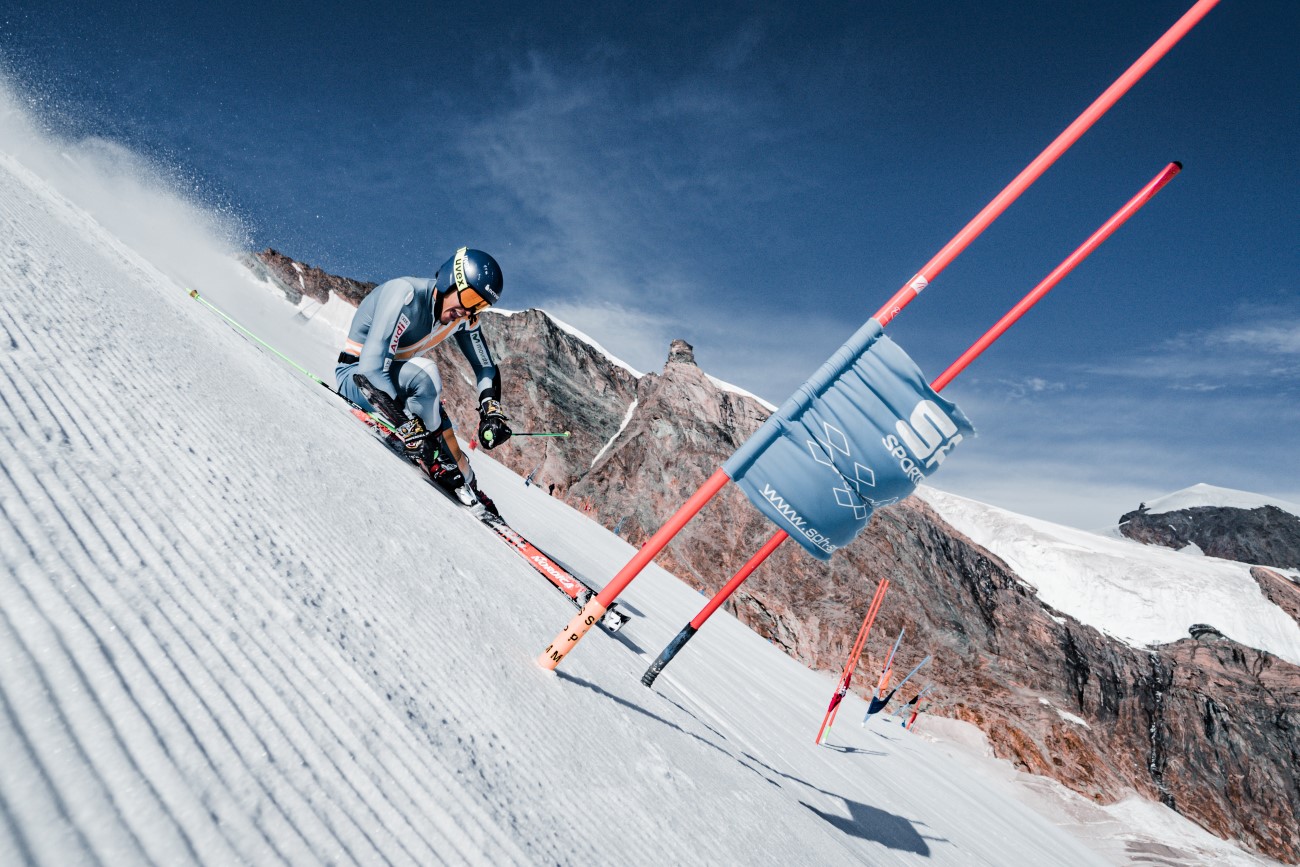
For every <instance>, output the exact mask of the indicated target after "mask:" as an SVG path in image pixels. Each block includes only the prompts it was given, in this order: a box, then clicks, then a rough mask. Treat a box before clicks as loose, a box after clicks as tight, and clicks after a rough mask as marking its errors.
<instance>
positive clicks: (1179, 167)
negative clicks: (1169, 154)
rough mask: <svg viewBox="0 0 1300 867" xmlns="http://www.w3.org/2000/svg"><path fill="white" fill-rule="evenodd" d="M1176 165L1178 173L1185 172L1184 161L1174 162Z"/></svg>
mask: <svg viewBox="0 0 1300 867" xmlns="http://www.w3.org/2000/svg"><path fill="white" fill-rule="evenodd" d="M1174 165H1176V166H1178V171H1180V172H1181V171H1182V170H1183V161H1182V160H1174Z"/></svg>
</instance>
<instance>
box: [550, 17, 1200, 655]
mask: <svg viewBox="0 0 1300 867" xmlns="http://www.w3.org/2000/svg"><path fill="white" fill-rule="evenodd" d="M1218 3H1219V0H1198V2H1197V3H1196V4H1195V5H1194V6H1192V8H1191V9H1189V10H1188V11H1187V12H1186V13H1184V15H1183V16H1182V17H1181V18H1179V19H1178V21H1176V22H1175V23H1174V25H1173V26H1172V27H1170V28H1169V30H1167V31H1166V32H1165V34H1164V35H1163V36H1161V37H1160V38H1159V39H1158V40H1156V42H1155V43H1154V44H1153V45H1152V46H1151V47H1150V48H1148V49H1147V50H1146V51H1145V52H1144V53H1143V54H1142V56H1141V57H1139V58H1138V59H1137V60H1136V61H1134V63H1133V64H1132V65H1131V66H1130V67H1129V68H1128V69H1126V70H1125V71H1124V73H1123V74H1122V75H1120V77H1119V78H1118V79H1116V81H1115V83H1114V84H1112V85H1111V86H1110V87H1108V88H1106V90H1105V91H1103V92H1102V94H1101V96H1099V97H1097V99H1096V100H1094V101H1093V102H1092V104H1091V105H1089V106H1088V108H1086V109H1085V110H1084V112H1083V114H1081V115H1079V117H1078V118H1076V119H1075V121H1074V122H1073V123H1071V124H1070V125H1069V126H1068V127H1066V128H1065V130H1064V131H1063V132H1062V133H1061V134H1060V135H1059V136H1057V137H1056V138H1055V139H1054V140H1053V141H1052V143H1051V144H1050V145H1048V146H1047V148H1046V149H1045V150H1044V151H1043V152H1042V153H1041V154H1039V155H1038V156H1037V157H1035V158H1034V161H1033V162H1031V163H1030V164H1029V165H1028V166H1026V167H1025V169H1024V170H1023V171H1021V173H1020V174H1019V175H1017V176H1016V177H1015V179H1014V180H1012V182H1011V183H1010V184H1008V185H1007V186H1006V187H1005V188H1004V189H1003V190H1002V192H1000V193H998V195H997V196H996V197H994V199H993V201H991V202H989V204H988V205H986V206H985V207H984V209H983V210H981V211H980V212H979V213H978V214H977V215H976V216H975V218H974V219H973V220H971V221H970V222H969V223H967V224H966V226H965V227H964V228H963V229H962V230H961V231H960V232H958V233H957V235H956V236H954V237H953V239H952V240H951V241H949V242H948V243H947V244H946V245H944V247H943V249H941V250H940V251H939V252H938V253H937V254H935V256H934V258H932V259H931V260H930V261H929V262H927V263H926V265H925V267H923V268H922V269H921V270H920V271H918V272H917V274H916V276H915V277H913V278H912V279H911V280H910V281H908V283H907V284H906V285H904V286H903V288H901V289H899V290H898V292H896V293H895V294H894V297H893V298H891V299H889V301H887V302H886V303H885V305H884V306H883V307H881V308H880V310H879V311H878V312H877V313H876V315H875V316H874V317H873V318H874V319H876V320H877V321H878V322H879V323H880V324H881V325H882V326H883V325H886V324H888V323H889V322H890V321H892V320H893V319H894V317H895V316H897V315H898V313H899V312H900V311H901V310H902V309H903V308H904V307H906V306H907V305H908V304H909V303H910V302H911V301H912V300H913V299H914V298H916V296H917V295H919V294H920V293H921V291H922V290H923V289H925V288H926V287H927V286H929V285H930V282H931V281H932V280H934V278H935V277H936V276H938V274H939V272H940V271H942V270H943V269H944V268H946V267H947V266H948V265H949V264H951V263H952V261H953V259H955V258H956V257H957V256H958V255H959V254H960V253H961V252H962V251H963V250H965V249H966V247H968V246H969V245H970V243H971V242H972V241H974V240H975V239H976V238H977V237H978V236H979V235H980V234H981V233H983V231H984V230H985V229H987V228H988V227H989V225H990V224H991V223H992V222H993V221H994V220H996V219H997V218H998V217H999V216H1001V214H1002V212H1003V211H1005V210H1006V209H1007V208H1008V207H1010V206H1011V204H1012V203H1013V202H1014V201H1015V200H1016V199H1018V198H1019V197H1020V195H1021V194H1022V193H1023V192H1024V191H1025V190H1026V189H1028V188H1029V186H1030V185H1031V184H1033V183H1034V182H1035V181H1037V180H1038V178H1039V177H1041V176H1042V174H1043V173H1044V172H1046V171H1047V169H1049V168H1050V167H1051V166H1052V164H1053V163H1055V162H1056V161H1057V159H1059V158H1060V156H1061V154H1063V153H1065V151H1067V150H1069V149H1070V147H1072V146H1073V145H1074V143H1075V142H1076V141H1078V140H1079V138H1080V137H1082V136H1083V134H1084V133H1086V132H1087V131H1088V130H1089V129H1091V128H1092V125H1093V124H1095V123H1096V122H1097V120H1098V119H1099V118H1101V116H1102V115H1104V114H1105V113H1106V112H1108V111H1110V109H1111V108H1112V107H1113V106H1114V105H1115V103H1116V102H1118V101H1119V100H1120V98H1121V97H1123V96H1124V94H1126V93H1128V91H1129V90H1130V89H1131V88H1132V87H1133V85H1134V84H1136V83H1137V82H1138V80H1139V79H1141V78H1142V76H1144V75H1146V74H1147V73H1148V72H1150V71H1151V68H1152V67H1153V66H1155V65H1156V63H1157V62H1159V60H1160V59H1161V58H1162V57H1164V56H1165V55H1166V54H1168V53H1169V51H1170V49H1172V48H1173V47H1174V45H1176V44H1177V43H1178V42H1179V41H1180V40H1181V39H1182V38H1183V37H1184V36H1186V35H1187V33H1188V31H1190V30H1191V29H1192V28H1193V27H1195V26H1196V25H1197V24H1198V23H1200V21H1201V19H1202V18H1204V17H1205V16H1206V15H1207V14H1208V13H1209V11H1210V10H1211V9H1213V8H1214V7H1215V6H1216V5H1218ZM729 481H731V478H730V477H729V476H728V475H727V474H726V472H725V471H723V469H722V468H721V467H719V468H718V469H717V470H715V471H714V473H713V475H711V476H709V478H708V479H707V480H706V481H705V482H704V484H703V485H701V486H700V487H699V489H698V490H697V491H696V492H695V493H694V494H692V495H691V497H690V498H689V499H687V501H686V502H685V503H683V504H682V505H681V507H680V508H679V509H678V510H677V511H676V512H675V513H674V514H673V516H672V517H670V518H669V519H668V521H667V523H665V524H664V525H663V526H662V527H660V528H659V530H658V531H657V532H656V533H655V534H654V535H653V536H651V537H650V539H649V540H647V541H646V543H645V546H644V547H642V548H641V550H640V551H638V552H637V554H636V555H634V556H633V557H632V559H631V560H629V561H628V562H627V564H626V565H625V566H624V567H623V568H622V569H620V570H619V571H618V574H616V575H615V576H614V578H613V579H612V580H611V581H610V582H609V583H608V584H606V585H605V588H604V589H603V590H601V591H600V593H598V594H597V595H596V596H595V597H593V598H592V599H591V601H589V602H588V603H587V605H586V607H584V608H583V610H582V611H579V612H578V614H577V616H575V617H574V618H573V619H572V620H571V621H569V623H568V625H567V626H565V628H564V630H563V631H562V632H560V633H559V634H558V635H556V636H555V638H554V639H552V640H551V643H550V644H548V645H547V646H546V648H545V649H544V650H543V651H542V652H541V653H540V654H539V655H538V657H537V664H538V665H539V666H541V667H542V668H545V669H548V670H552V671H553V670H554V669H555V668H556V667H557V666H559V664H560V662H562V661H563V660H564V657H565V656H567V655H568V654H569V652H570V651H572V650H573V648H574V647H576V646H577V644H578V642H579V641H581V640H582V637H583V636H584V635H586V634H587V631H588V630H589V629H590V628H591V626H592V624H594V623H595V622H596V621H597V620H599V619H600V618H601V616H602V615H604V613H605V611H606V610H607V609H608V608H609V606H610V605H612V604H614V600H615V599H617V598H618V596H619V594H620V593H622V592H623V591H624V590H625V589H627V586H628V585H629V584H631V583H632V581H633V580H634V579H635V578H636V577H637V576H638V575H640V574H641V570H643V569H644V568H645V567H646V566H647V565H648V564H649V563H650V561H652V560H653V559H654V558H655V556H656V555H658V553H659V552H660V551H662V550H663V549H664V548H665V547H666V546H667V545H668V543H669V542H670V541H671V540H672V538H673V537H674V536H676V535H677V533H678V532H680V531H681V529H682V528H683V527H685V526H686V525H687V524H688V523H690V521H691V519H692V518H694V517H695V516H696V515H697V514H699V512H700V510H701V509H703V508H704V506H705V505H706V504H707V503H708V502H709V500H711V499H713V497H714V496H716V495H717V493H718V492H719V491H721V490H722V489H723V488H724V487H726V485H727V482H729ZM786 538H787V535H786V534H785V532H784V531H778V533H777V535H775V536H773V537H772V541H773V542H775V543H776V544H777V545H780V543H781V542H783V541H785V539H786ZM772 550H775V547H773V548H772ZM769 553H770V552H769ZM737 586H738V585H737ZM732 589H734V588H732Z"/></svg>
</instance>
